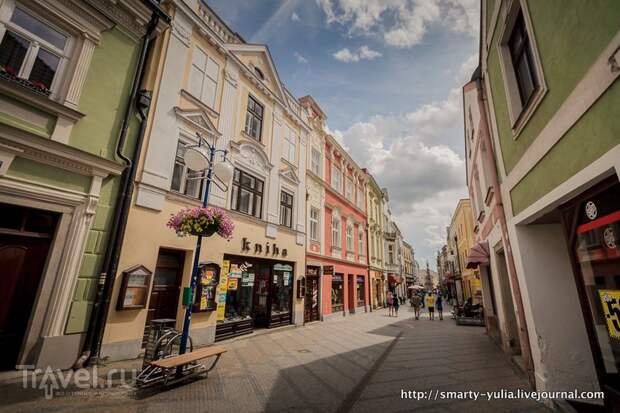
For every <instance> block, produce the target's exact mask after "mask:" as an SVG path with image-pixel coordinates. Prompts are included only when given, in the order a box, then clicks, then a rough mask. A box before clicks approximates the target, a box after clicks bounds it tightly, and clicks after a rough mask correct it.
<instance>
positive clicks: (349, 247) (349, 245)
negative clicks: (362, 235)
mask: <svg viewBox="0 0 620 413" xmlns="http://www.w3.org/2000/svg"><path fill="white" fill-rule="evenodd" d="M347 251H353V225H351V224H348V225H347Z"/></svg>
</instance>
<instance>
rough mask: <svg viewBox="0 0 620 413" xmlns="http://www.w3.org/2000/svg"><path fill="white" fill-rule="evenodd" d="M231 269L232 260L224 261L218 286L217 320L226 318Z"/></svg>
mask: <svg viewBox="0 0 620 413" xmlns="http://www.w3.org/2000/svg"><path fill="white" fill-rule="evenodd" d="M229 271H230V261H228V260H224V261H223V262H222V275H221V276H220V283H219V285H218V286H217V321H220V320H224V315H225V314H226V312H225V310H226V291H228V273H229Z"/></svg>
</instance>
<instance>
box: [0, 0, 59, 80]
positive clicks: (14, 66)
mask: <svg viewBox="0 0 620 413" xmlns="http://www.w3.org/2000/svg"><path fill="white" fill-rule="evenodd" d="M4 23H5V27H6V31H5V32H4V35H2V36H1V38H2V39H1V40H2V41H1V42H0V66H3V67H4V68H5V70H6V71H7V72H8V73H10V74H13V75H15V76H17V77H20V78H22V79H28V80H29V81H30V82H31V83H32V84H33V85H35V86H37V87H39V88H43V89H47V90H51V89H52V88H53V87H54V86H55V84H56V82H55V81H56V79H57V78H58V74H59V72H60V69H61V67H62V66H63V62H64V61H65V60H67V57H68V56H67V54H66V52H67V49H68V43H69V38H68V37H67V36H65V35H64V34H63V33H61V32H60V31H58V30H56V29H55V28H53V27H52V26H51V25H49V24H47V23H44V22H43V20H42V19H39V18H38V17H35V15H34V14H31V13H30V12H29V11H26V10H24V9H22V8H21V7H15V8H14V9H13V13H12V15H11V18H10V19H9V20H8V21H6V22H4Z"/></svg>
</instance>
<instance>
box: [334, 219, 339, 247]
mask: <svg viewBox="0 0 620 413" xmlns="http://www.w3.org/2000/svg"><path fill="white" fill-rule="evenodd" d="M340 243H341V241H340V220H339V219H338V218H336V217H334V218H332V248H340Z"/></svg>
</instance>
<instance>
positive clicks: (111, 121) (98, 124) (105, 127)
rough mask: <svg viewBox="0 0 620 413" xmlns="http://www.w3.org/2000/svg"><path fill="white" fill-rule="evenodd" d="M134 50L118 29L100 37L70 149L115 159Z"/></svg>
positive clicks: (136, 51) (130, 78) (133, 62)
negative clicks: (80, 116) (82, 114)
mask: <svg viewBox="0 0 620 413" xmlns="http://www.w3.org/2000/svg"><path fill="white" fill-rule="evenodd" d="M137 46H138V43H137V42H136V41H135V40H134V39H132V38H130V37H129V36H127V35H126V34H124V33H123V32H122V31H120V30H118V29H114V30H111V31H108V32H105V33H103V34H102V36H101V43H100V44H99V45H98V46H97V48H96V49H95V53H94V55H93V59H92V62H91V64H90V70H89V72H88V77H87V78H86V82H85V84H84V89H83V91H82V95H81V97H80V107H79V111H80V112H83V113H85V114H86V115H87V116H85V117H84V118H83V119H81V120H80V121H79V122H78V123H77V125H76V126H75V127H74V128H73V131H72V133H71V138H70V140H69V144H70V145H71V146H75V147H77V148H80V149H83V150H85V151H87V152H91V153H94V154H96V155H99V156H103V157H105V158H108V159H114V151H115V148H116V141H117V140H118V134H119V128H120V126H121V122H122V120H123V115H124V114H125V113H124V112H125V108H126V105H127V99H128V97H129V93H130V92H131V91H130V87H131V82H132V80H133V75H134V70H133V69H134V65H135V62H136V60H137V57H138V52H139V49H138V47H137ZM130 135H131V134H130Z"/></svg>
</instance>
